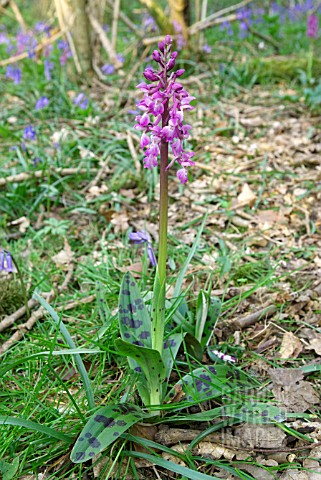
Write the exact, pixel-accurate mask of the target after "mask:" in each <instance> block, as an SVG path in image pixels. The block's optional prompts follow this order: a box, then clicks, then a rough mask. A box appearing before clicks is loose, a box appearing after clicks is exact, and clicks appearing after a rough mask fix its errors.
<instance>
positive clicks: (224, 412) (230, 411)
mask: <svg viewBox="0 0 321 480" xmlns="http://www.w3.org/2000/svg"><path fill="white" fill-rule="evenodd" d="M219 417H230V418H233V419H236V420H239V421H240V422H246V423H275V422H283V421H285V420H286V413H285V412H284V411H283V410H281V409H280V408H278V407H276V406H275V405H271V404H269V403H263V402H257V403H254V402H253V403H252V402H242V403H236V404H232V405H225V406H222V407H217V408H213V409H211V410H204V411H202V412H200V413H192V414H189V415H178V416H177V417H176V421H178V422H210V421H213V420H215V419H217V418H219Z"/></svg>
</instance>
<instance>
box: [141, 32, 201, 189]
mask: <svg viewBox="0 0 321 480" xmlns="http://www.w3.org/2000/svg"><path fill="white" fill-rule="evenodd" d="M158 48H159V50H154V52H153V55H152V56H153V60H154V61H155V62H157V63H158V64H159V66H160V69H159V70H157V71H156V70H153V69H152V68H151V67H147V68H146V70H145V72H144V77H145V78H146V80H149V81H150V82H152V83H149V84H147V83H146V82H142V83H140V84H139V85H137V88H139V89H140V90H141V91H142V92H143V94H144V98H143V100H141V101H140V102H139V103H138V105H137V106H138V108H140V110H142V111H143V114H142V115H138V116H137V117H136V121H137V124H136V125H135V128H136V129H137V130H140V131H141V132H142V137H141V143H140V145H141V148H142V149H145V158H144V166H145V168H148V169H151V168H153V167H157V165H158V157H159V155H160V151H161V145H162V143H164V142H166V143H167V144H169V146H170V147H171V150H172V153H173V155H174V158H173V160H172V161H171V162H169V163H168V164H167V165H166V170H168V169H169V168H170V167H171V166H172V165H173V164H174V163H175V162H177V163H178V164H179V165H180V166H181V167H182V168H181V169H179V170H178V171H177V173H176V176H177V178H178V179H179V180H180V182H181V183H186V182H187V180H188V175H187V167H189V166H191V165H194V162H193V161H192V160H191V157H192V156H193V155H194V153H193V152H186V151H185V150H184V146H183V142H184V140H185V139H187V138H188V136H189V131H190V129H191V128H192V127H191V126H190V125H188V124H184V123H183V122H184V113H185V111H186V110H192V109H193V108H194V107H192V106H191V104H190V103H191V101H192V100H194V98H195V97H192V96H190V95H189V94H188V93H187V91H186V90H185V89H184V88H183V86H182V85H181V83H179V82H177V81H176V79H177V78H178V77H180V76H181V75H183V73H184V70H183V69H179V70H177V71H176V72H172V73H169V72H170V71H171V70H172V69H173V68H174V66H175V60H176V57H177V52H171V48H172V39H171V37H170V36H169V35H166V37H165V40H164V41H162V42H159V44H158Z"/></svg>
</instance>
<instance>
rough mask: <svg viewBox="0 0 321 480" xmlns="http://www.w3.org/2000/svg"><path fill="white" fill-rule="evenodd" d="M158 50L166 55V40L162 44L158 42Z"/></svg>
mask: <svg viewBox="0 0 321 480" xmlns="http://www.w3.org/2000/svg"><path fill="white" fill-rule="evenodd" d="M158 48H159V50H160V51H161V52H162V53H164V50H165V42H164V40H162V41H161V42H158Z"/></svg>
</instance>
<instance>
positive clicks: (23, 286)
mask: <svg viewBox="0 0 321 480" xmlns="http://www.w3.org/2000/svg"><path fill="white" fill-rule="evenodd" d="M11 257H12V261H13V263H14V266H15V267H16V270H17V274H18V277H19V280H20V284H21V290H22V295H23V301H24V304H25V309H26V314H27V318H30V310H29V306H28V296H27V290H26V286H25V282H24V281H23V277H22V274H21V270H20V268H19V266H18V264H17V262H16V260H15V258H14V256H13V255H12V254H11Z"/></svg>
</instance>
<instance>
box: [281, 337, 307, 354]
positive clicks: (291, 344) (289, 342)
mask: <svg viewBox="0 0 321 480" xmlns="http://www.w3.org/2000/svg"><path fill="white" fill-rule="evenodd" d="M302 348H303V347H302V343H301V341H300V339H299V338H298V337H296V336H295V335H294V334H293V333H292V332H285V334H284V335H283V339H282V343H281V347H280V358H283V359H286V358H296V357H298V355H300V353H301V352H302Z"/></svg>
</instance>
